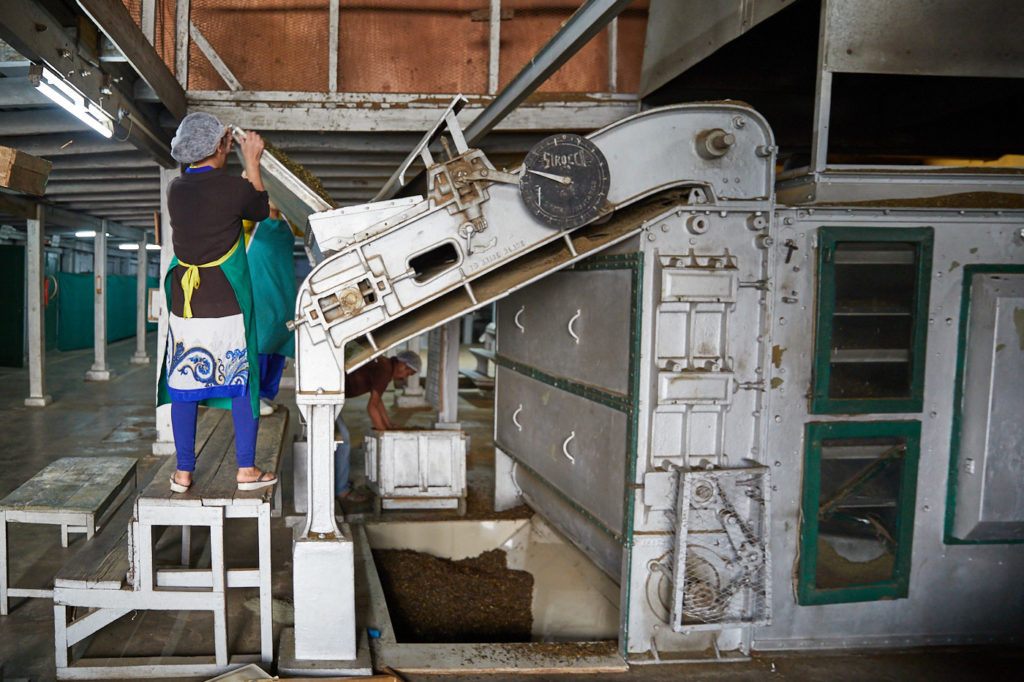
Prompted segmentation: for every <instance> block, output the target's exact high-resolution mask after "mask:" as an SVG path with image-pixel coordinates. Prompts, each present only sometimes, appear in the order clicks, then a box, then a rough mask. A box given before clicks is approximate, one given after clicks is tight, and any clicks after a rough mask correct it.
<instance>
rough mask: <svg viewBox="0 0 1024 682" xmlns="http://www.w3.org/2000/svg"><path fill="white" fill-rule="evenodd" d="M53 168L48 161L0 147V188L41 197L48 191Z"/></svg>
mask: <svg viewBox="0 0 1024 682" xmlns="http://www.w3.org/2000/svg"><path fill="white" fill-rule="evenodd" d="M51 166H53V164H52V163H50V162H49V161H47V160H46V159H40V158H39V157H37V156H32V155H31V154H26V153H25V152H19V151H18V150H17V149H11V148H10V147H0V187H6V188H8V189H11V190H14V191H16V192H23V193H25V194H34V195H37V196H41V195H42V194H43V192H45V191H46V181H47V179H48V178H49V177H50V168H51Z"/></svg>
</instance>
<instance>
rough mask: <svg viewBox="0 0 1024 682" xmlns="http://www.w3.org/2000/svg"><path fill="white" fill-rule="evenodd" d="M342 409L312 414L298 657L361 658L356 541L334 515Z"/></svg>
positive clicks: (298, 543) (298, 555) (295, 585)
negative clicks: (337, 424)
mask: <svg viewBox="0 0 1024 682" xmlns="http://www.w3.org/2000/svg"><path fill="white" fill-rule="evenodd" d="M339 410H340V406H338V405H331V404H313V405H310V406H309V408H308V411H307V413H306V414H307V419H308V433H309V441H308V450H309V476H308V477H307V479H306V490H307V495H308V497H307V499H308V500H309V508H308V510H307V512H306V524H305V528H303V529H302V532H301V533H298V534H297V535H296V537H295V542H294V544H293V547H292V561H293V572H292V590H293V592H292V602H293V604H294V606H295V658H297V659H303V660H320V661H346V660H354V659H355V658H356V630H355V583H354V578H355V555H354V545H353V542H352V536H351V533H350V532H347V529H345V528H344V527H343V529H339V528H338V525H337V523H336V521H335V516H334V504H335V503H334V418H335V416H336V415H337V413H338V411H339Z"/></svg>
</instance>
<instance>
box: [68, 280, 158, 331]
mask: <svg viewBox="0 0 1024 682" xmlns="http://www.w3.org/2000/svg"><path fill="white" fill-rule="evenodd" d="M57 283H58V292H57V300H56V303H57V309H58V313H57V315H58V319H57V348H58V349H59V350H75V349H78V348H89V347H90V346H92V344H93V289H92V285H93V275H92V273H90V272H85V273H79V274H74V273H70V272H61V273H58V274H57ZM137 286H138V283H137V281H136V278H135V277H134V276H127V275H107V341H108V342H111V341H118V340H120V339H125V338H128V337H130V336H135V311H136V304H135V292H136V287H137ZM146 286H147V287H149V288H152V287H156V286H159V281H158V280H157V279H156V278H155V277H149V278H147V280H146ZM155 329H156V325H155V324H147V325H146V330H147V331H153V330H155Z"/></svg>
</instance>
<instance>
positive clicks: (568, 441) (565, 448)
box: [562, 431, 576, 464]
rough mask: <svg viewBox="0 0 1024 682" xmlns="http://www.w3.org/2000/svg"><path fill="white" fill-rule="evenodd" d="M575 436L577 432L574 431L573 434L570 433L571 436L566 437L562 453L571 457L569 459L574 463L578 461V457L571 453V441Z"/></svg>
mask: <svg viewBox="0 0 1024 682" xmlns="http://www.w3.org/2000/svg"><path fill="white" fill-rule="evenodd" d="M575 437H576V432H575V431H573V432H572V433H571V434H569V437H568V438H566V439H565V442H564V443H562V454H563V455H565V456H566V457H567V458H568V459H569V461H570V462H572V463H573V464H575V463H576V458H575V457H573V456H572V455H570V454H569V443H570V442H571V441H572V439H573V438H575Z"/></svg>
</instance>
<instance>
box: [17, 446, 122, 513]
mask: <svg viewBox="0 0 1024 682" xmlns="http://www.w3.org/2000/svg"><path fill="white" fill-rule="evenodd" d="M136 464H137V460H136V459H135V458H133V457H62V458H60V459H58V460H56V461H54V462H51V463H50V464H49V465H47V466H46V467H45V468H44V469H43V470H42V471H40V472H39V473H37V474H36V475H35V476H33V477H32V478H30V479H29V480H28V481H26V482H25V483H23V484H22V485H21V486H19V487H18V488H17V489H16V490H14V491H13V492H12V493H11V494H10V495H8V496H7V497H5V498H4V499H3V500H0V507H4V508H8V509H18V510H26V511H27V510H36V511H74V512H93V513H94V512H96V511H97V510H98V509H100V508H101V507H102V506H103V505H104V503H105V502H107V500H108V498H109V496H110V495H111V494H112V493H114V492H115V491H116V490H117V489H118V488H119V487H120V485H121V484H122V483H124V481H125V478H126V477H128V476H130V475H132V474H133V473H134V471H135V466H136Z"/></svg>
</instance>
